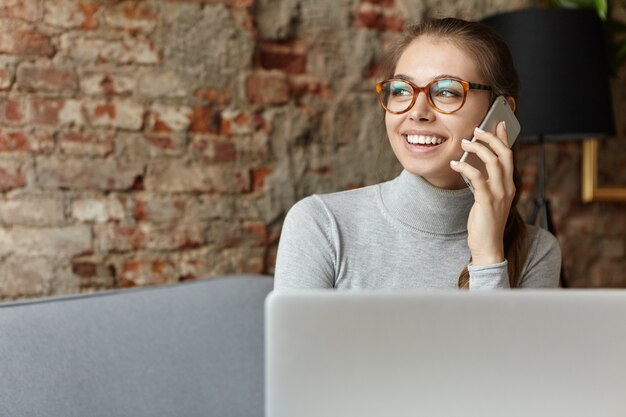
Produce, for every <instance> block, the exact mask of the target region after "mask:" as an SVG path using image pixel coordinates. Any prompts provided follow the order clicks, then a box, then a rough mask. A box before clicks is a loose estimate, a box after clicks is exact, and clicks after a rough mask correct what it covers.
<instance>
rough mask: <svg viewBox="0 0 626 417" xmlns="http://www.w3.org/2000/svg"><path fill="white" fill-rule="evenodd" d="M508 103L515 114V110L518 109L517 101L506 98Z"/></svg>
mask: <svg viewBox="0 0 626 417" xmlns="http://www.w3.org/2000/svg"><path fill="white" fill-rule="evenodd" d="M506 101H507V102H508V103H509V107H510V108H511V110H513V113H515V108H516V107H517V103H516V102H515V99H514V98H513V97H510V96H509V97H507V98H506Z"/></svg>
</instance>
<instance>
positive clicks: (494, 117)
mask: <svg viewBox="0 0 626 417" xmlns="http://www.w3.org/2000/svg"><path fill="white" fill-rule="evenodd" d="M500 122H504V123H505V124H506V133H507V137H508V139H509V148H510V147H511V146H513V143H515V139H517V137H518V136H519V132H520V124H519V121H518V120H517V117H515V114H514V113H513V110H511V107H509V102H508V101H507V99H506V97H504V96H498V97H497V98H496V100H495V101H494V102H493V104H492V105H491V108H489V111H488V112H487V115H486V116H485V118H484V119H483V121H482V122H481V123H480V126H478V127H480V128H481V129H482V130H484V131H485V132H489V133H494V134H495V133H496V127H497V126H498V123H500ZM475 141H476V137H475V136H474V137H473V138H472V142H475ZM465 160H467V162H468V163H469V164H471V165H472V166H473V167H474V168H477V169H479V170H480V171H481V172H482V173H483V175H485V176H487V168H486V167H485V164H484V163H483V161H482V160H481V159H480V158H479V157H478V156H477V155H476V154H470V153H469V152H465V153H463V156H462V157H461V159H460V161H461V162H465ZM461 176H462V177H463V180H464V181H465V183H466V184H467V186H468V187H469V189H470V190H472V192H474V187H472V184H471V183H470V181H469V180H468V179H467V177H465V175H463V174H461Z"/></svg>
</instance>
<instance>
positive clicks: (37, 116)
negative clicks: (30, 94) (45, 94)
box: [31, 98, 65, 125]
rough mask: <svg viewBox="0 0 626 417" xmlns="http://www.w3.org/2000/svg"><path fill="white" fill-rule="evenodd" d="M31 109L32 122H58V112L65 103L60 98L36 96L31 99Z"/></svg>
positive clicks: (51, 123)
mask: <svg viewBox="0 0 626 417" xmlns="http://www.w3.org/2000/svg"><path fill="white" fill-rule="evenodd" d="M31 104H32V109H33V122H34V123H37V124H44V125H55V124H58V123H59V112H60V111H61V109H62V108H63V105H64V104H65V100H62V99H43V98H36V99H33V100H32V101H31Z"/></svg>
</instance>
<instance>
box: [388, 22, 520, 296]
mask: <svg viewBox="0 0 626 417" xmlns="http://www.w3.org/2000/svg"><path fill="white" fill-rule="evenodd" d="M421 36H429V37H432V38H434V39H437V40H442V41H448V42H452V43H453V44H455V45H456V46H457V47H459V48H461V49H463V50H464V51H465V52H466V53H467V54H468V55H470V56H471V57H473V58H474V62H475V63H476V66H477V67H478V71H479V74H480V76H481V77H482V81H483V82H485V83H487V84H489V85H490V86H492V87H493V91H492V99H493V98H495V97H497V96H500V95H503V96H506V97H512V98H514V99H515V101H516V102H517V99H518V92H519V77H518V75H517V70H516V69H515V65H514V64H513V57H512V56H511V52H510V50H509V48H508V46H507V45H506V43H505V42H504V40H503V39H502V37H500V35H498V33H497V32H496V31H495V30H493V29H492V28H490V27H489V26H487V25H484V24H482V23H478V22H470V21H465V20H461V19H456V18H444V19H428V20H425V21H424V22H422V23H419V24H416V25H412V26H409V27H407V28H406V29H405V30H404V32H403V34H402V36H401V38H400V39H399V40H398V41H397V42H396V44H395V45H394V46H393V47H392V48H391V49H390V50H389V52H388V54H387V56H386V59H385V62H384V65H383V70H384V71H385V73H384V76H385V78H391V77H393V75H394V72H395V69H396V66H397V63H398V60H399V59H400V56H401V55H402V53H403V52H404V50H405V49H406V48H407V47H408V46H409V45H410V44H411V42H413V41H414V40H416V39H417V38H419V37H421ZM515 150H516V147H515V146H514V147H513V151H514V154H515V153H516V152H515ZM514 165H515V164H514ZM513 182H514V184H515V189H516V191H515V197H514V198H513V202H512V204H511V210H510V211H509V215H508V218H507V220H506V226H505V229H504V238H503V243H504V254H505V257H506V259H507V260H508V274H509V284H510V286H511V288H515V287H517V286H519V284H520V282H519V280H520V276H521V274H522V270H523V268H524V264H525V262H526V257H527V256H528V230H527V227H526V223H525V222H524V220H523V219H522V216H521V215H520V214H519V212H518V211H517V203H518V201H519V198H520V194H521V190H522V184H521V176H520V174H519V171H518V170H517V168H516V167H515V168H514V170H513ZM470 261H471V260H470ZM458 286H459V288H469V271H468V270H467V267H466V268H464V269H463V271H461V273H460V275H459V281H458Z"/></svg>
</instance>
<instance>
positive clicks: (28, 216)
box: [0, 0, 626, 299]
mask: <svg viewBox="0 0 626 417" xmlns="http://www.w3.org/2000/svg"><path fill="white" fill-rule="evenodd" d="M534 6H547V5H546V4H543V3H541V2H537V1H527V0H464V1H458V0H316V1H310V0H309V1H307V0H256V1H255V0H205V1H183V0H181V1H173V0H172V1H167V0H146V1H105V0H100V1H97V0H46V1H44V0H0V299H14V298H27V297H39V296H45V295H54V294H64V293H77V292H85V291H96V290H104V289H111V288H120V287H132V286H143V285H156V284H167V283H174V282H179V281H185V280H192V279H199V278H208V277H212V276H216V275H222V274H228V273H240V272H253V273H267V274H272V273H273V268H274V263H275V258H276V249H277V244H278V239H279V236H280V230H281V224H282V220H283V218H284V215H285V213H286V212H287V210H289V208H290V207H291V206H292V205H293V204H294V203H295V202H296V201H298V200H299V199H301V198H303V197H305V196H308V195H310V194H312V193H326V192H333V191H338V190H346V189H351V188H355V187H361V186H365V185H369V184H374V183H377V182H380V181H384V180H387V179H390V178H393V177H394V176H395V175H397V173H398V172H399V170H400V167H399V165H398V164H397V162H396V161H395V157H394V156H393V154H392V153H391V150H390V149H389V146H388V143H387V139H386V136H385V132H384V125H383V113H382V110H381V109H380V108H379V105H378V103H377V98H376V94H375V91H374V84H375V82H376V81H378V78H377V75H376V74H377V69H378V68H379V66H380V62H381V59H382V56H383V50H384V48H385V46H386V45H387V44H389V42H391V41H393V40H394V39H395V38H396V37H397V36H398V35H399V33H400V31H401V30H402V29H403V27H404V26H405V25H406V24H408V23H413V22H418V21H420V20H421V19H423V18H424V17H427V16H432V17H444V16H456V17H461V18H465V19H482V18H483V17H486V16H489V15H491V14H494V13H498V12H504V11H509V10H519V9H524V8H528V7H534ZM609 13H610V15H611V17H612V18H614V19H617V20H621V21H623V22H626V5H625V4H624V2H621V3H615V4H612V7H611V8H610V9H609ZM581 30H584V28H581ZM576 88H584V80H581V85H580V86H577V87H576ZM611 88H612V93H613V105H614V112H615V119H616V120H615V123H616V135H615V137H614V138H610V139H608V140H606V141H603V142H601V143H600V146H599V151H598V156H597V164H598V170H597V171H598V172H597V174H598V182H599V183H601V184H602V186H605V185H606V186H609V187H626V146H624V143H625V142H624V139H625V138H626V68H625V67H624V66H622V67H620V68H618V69H617V70H616V71H615V74H614V76H613V77H612V78H611ZM582 149H583V148H582V144H581V142H559V143H548V144H546V145H545V152H546V170H547V172H546V175H547V181H546V195H547V196H548V198H549V199H550V201H551V206H552V216H553V220H554V223H555V229H556V233H557V237H558V239H559V241H560V243H561V247H562V250H563V262H564V263H563V266H564V279H565V281H566V284H567V286H569V287H626V273H625V272H624V271H626V249H625V246H626V210H625V208H626V202H621V201H615V202H603V201H592V202H588V203H583V202H582V200H581V158H582V156H583V155H582V154H583V151H582ZM537 150H538V149H537V145H532V144H526V145H523V146H521V147H520V153H519V155H518V162H519V164H520V167H521V170H522V172H523V177H524V197H523V199H522V203H521V205H520V210H521V211H522V212H523V213H525V214H527V213H528V212H529V211H530V210H531V209H532V192H533V187H534V181H535V175H536V172H537V154H538V152H537ZM442 209H445V208H442Z"/></svg>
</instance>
